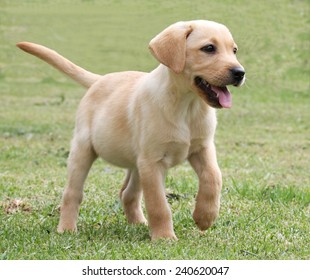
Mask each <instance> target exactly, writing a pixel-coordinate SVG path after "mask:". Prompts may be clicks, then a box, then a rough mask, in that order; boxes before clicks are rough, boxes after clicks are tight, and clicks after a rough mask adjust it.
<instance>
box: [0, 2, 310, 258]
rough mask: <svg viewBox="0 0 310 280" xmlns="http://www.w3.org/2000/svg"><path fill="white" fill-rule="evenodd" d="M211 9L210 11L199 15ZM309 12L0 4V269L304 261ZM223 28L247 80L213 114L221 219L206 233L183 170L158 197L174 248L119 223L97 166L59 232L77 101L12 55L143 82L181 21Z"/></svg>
mask: <svg viewBox="0 0 310 280" xmlns="http://www.w3.org/2000/svg"><path fill="white" fill-rule="evenodd" d="M206 2H208V3H206ZM309 9H310V4H309V1H296V0H275V1H265V0H263V1H243V0H235V1H231V0H225V1H185V0H181V1H162V0H159V1H139V0H135V1H123V0H120V1H91V0H89V1H86V0H84V1H80V0H65V1H60V0H57V1H52V0H47V1H39V0H27V1H22V0H13V1H9V0H0V102H1V103H0V259H309V258H310V248H309V244H310V236H309V232H310V227H309V221H310V219H309V216H310V206H309V203H310V176H309V166H310V121H309V120H310V110H309V106H310V105H309V104H310V96H309V92H310V91H309V89H310V84H309V83H310V66H309V44H310V35H309V34H310V33H309V30H310V21H309ZM201 18H202V19H210V20H215V21H219V22H222V23H224V24H225V25H227V26H228V27H229V28H230V30H231V31H232V33H233V35H234V38H235V40H236V41H237V43H238V46H239V60H240V61H241V63H242V64H243V65H244V66H245V68H246V71H247V78H248V80H247V82H246V85H245V86H244V87H243V88H240V89H235V88H233V89H232V91H233V93H234V96H233V98H234V105H233V108H232V109H231V110H220V111H218V130H217V136H216V144H217V152H218V161H219V165H220V167H221V170H222V173H223V181H224V184H223V190H222V207H221V213H220V217H219V219H218V220H217V222H216V224H215V225H214V226H213V227H212V228H211V229H209V230H208V231H207V232H206V233H204V234H202V233H201V232H199V230H198V229H197V228H196V227H195V225H194V222H193V221H192V219H191V211H192V210H193V206H194V197H195V194H196V191H197V178H196V177H195V174H194V172H193V171H192V170H191V168H190V166H189V165H188V164H187V163H184V164H183V165H181V166H178V167H176V168H174V169H172V170H170V172H169V174H168V177H167V181H166V185H167V189H168V192H169V193H172V194H174V195H173V196H171V197H170V198H168V200H169V202H170V205H171V208H172V211H173V220H174V225H175V232H176V234H177V236H178V238H179V241H178V242H167V241H159V242H156V243H152V242H151V241H150V239H149V234H148V229H147V227H145V226H130V225H128V224H127V222H126V220H125V217H124V215H123V211H122V208H121V205H120V202H119V200H118V192H119V189H120V186H121V184H122V181H123V178H124V170H121V169H118V168H115V167H113V166H110V165H107V164H105V163H104V162H103V161H100V160H99V161H97V162H96V163H95V164H94V166H93V168H92V170H91V172H90V175H89V177H88V180H87V184H86V186H85V197H84V201H83V203H82V206H81V210H80V217H79V224H78V227H79V232H78V233H77V234H68V233H66V234H63V235H59V234H57V233H56V226H57V223H58V218H59V210H58V206H59V203H60V198H61V195H62V191H63V189H64V186H65V183H66V158H67V156H68V151H69V145H70V138H71V135H72V131H73V126H74V118H75V111H76V108H77V106H78V103H79V100H80V99H81V97H82V96H83V94H84V89H83V88H81V87H79V86H77V85H76V84H74V83H73V82H72V81H71V80H69V79H67V78H66V77H64V76H63V75H61V74H59V73H58V72H57V71H56V70H54V69H53V68H51V67H50V66H48V65H47V64H45V63H43V62H41V61H39V60H38V59H36V58H34V57H31V56H30V55H26V54H24V53H22V52H21V51H20V50H18V49H17V48H16V47H15V43H16V42H18V41H23V40H27V41H33V42H37V43H41V44H43V45H47V46H49V47H51V48H53V49H55V50H57V51H58V52H60V53H61V54H63V55H64V56H65V57H68V58H69V59H71V60H72V61H74V62H76V63H77V64H78V65H81V66H82V67H84V68H86V69H89V70H90V71H93V72H96V73H103V74H104V73H109V72H115V71H122V70H141V71H150V70H152V69H153V68H155V67H156V65H157V62H156V61H155V60H154V58H153V57H152V56H151V54H150V53H149V52H148V48H147V45H148V42H149V41H150V39H151V38H152V37H154V36H155V35H156V34H157V33H159V32H160V31H161V30H162V29H163V28H165V27H166V26H168V25H169V24H171V23H173V22H176V21H179V20H189V19H201Z"/></svg>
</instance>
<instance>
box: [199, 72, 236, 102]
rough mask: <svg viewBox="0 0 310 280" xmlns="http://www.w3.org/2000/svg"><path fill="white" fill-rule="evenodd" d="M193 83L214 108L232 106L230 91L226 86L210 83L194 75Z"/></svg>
mask: <svg viewBox="0 0 310 280" xmlns="http://www.w3.org/2000/svg"><path fill="white" fill-rule="evenodd" d="M195 85H196V87H197V88H198V89H199V93H200V95H201V96H202V98H204V99H205V101H206V102H207V103H208V104H209V105H210V106H212V107H214V108H230V107H231V106H232V97H231V93H230V91H229V90H228V88H227V87H226V86H223V87H218V86H213V85H210V84H209V83H208V82H207V81H206V80H205V79H203V78H201V77H199V76H197V77H195Z"/></svg>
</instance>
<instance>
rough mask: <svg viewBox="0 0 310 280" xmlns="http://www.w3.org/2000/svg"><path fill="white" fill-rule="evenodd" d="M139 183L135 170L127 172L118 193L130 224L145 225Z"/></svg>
mask: <svg viewBox="0 0 310 280" xmlns="http://www.w3.org/2000/svg"><path fill="white" fill-rule="evenodd" d="M139 181H140V180H139V174H138V172H137V170H128V171H127V176H126V179H125V182H124V185H123V187H122V189H121V192H120V199H121V201H122V205H123V208H124V211H125V215H126V217H127V220H128V222H129V223H131V224H140V223H143V224H146V223H147V221H146V219H145V217H144V215H143V211H142V205H141V200H142V189H141V187H140V182H139Z"/></svg>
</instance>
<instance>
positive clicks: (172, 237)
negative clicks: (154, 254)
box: [151, 231, 178, 241]
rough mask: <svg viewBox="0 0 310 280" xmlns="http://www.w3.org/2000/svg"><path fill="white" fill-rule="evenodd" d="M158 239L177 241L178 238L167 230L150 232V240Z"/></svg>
mask: <svg viewBox="0 0 310 280" xmlns="http://www.w3.org/2000/svg"><path fill="white" fill-rule="evenodd" d="M160 239H166V240H172V241H177V240H178V238H177V237H176V235H175V234H174V232H173V231H171V232H170V231H168V232H153V233H152V234H151V240H152V241H156V240H160Z"/></svg>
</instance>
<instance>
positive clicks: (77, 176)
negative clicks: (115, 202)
mask: <svg viewBox="0 0 310 280" xmlns="http://www.w3.org/2000/svg"><path fill="white" fill-rule="evenodd" d="M95 159H96V154H95V153H94V151H93V149H92V148H91V146H90V145H88V144H87V143H85V142H79V141H78V140H77V139H74V140H73V141H72V147H71V151H70V155H69V159H68V186H67V187H66V189H65V191H64V193H63V197H62V204H61V208H60V220H59V224H58V227H57V231H58V232H60V233H62V232H64V231H66V230H68V231H76V230H77V227H76V223H77V218H78V213H79V207H80V204H81V202H82V199H83V186H84V182H85V179H86V177H87V174H88V171H89V169H90V167H91V165H92V163H93V162H94V160H95Z"/></svg>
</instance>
